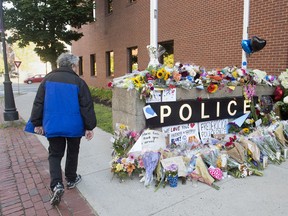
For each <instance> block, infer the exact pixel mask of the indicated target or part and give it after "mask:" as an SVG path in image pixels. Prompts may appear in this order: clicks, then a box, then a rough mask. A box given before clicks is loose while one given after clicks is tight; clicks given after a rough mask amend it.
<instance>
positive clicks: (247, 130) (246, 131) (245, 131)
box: [242, 127, 250, 134]
mask: <svg viewBox="0 0 288 216" xmlns="http://www.w3.org/2000/svg"><path fill="white" fill-rule="evenodd" d="M242 132H243V133H244V134H247V133H249V132H250V130H249V128H247V127H246V128H243V129H242Z"/></svg>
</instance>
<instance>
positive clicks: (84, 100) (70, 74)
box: [30, 67, 97, 138]
mask: <svg viewBox="0 0 288 216" xmlns="http://www.w3.org/2000/svg"><path fill="white" fill-rule="evenodd" d="M30 120H31V122H32V124H33V125H34V126H35V127H36V126H43V129H44V133H45V136H46V137H47V138H49V137H82V136H84V135H85V130H93V129H94V128H95V127H96V125H97V120H96V115H95V112H94V105H93V100H92V98H91V94H90V91H89V88H88V86H87V84H86V83H85V81H84V80H82V79H81V78H80V77H79V76H78V75H77V74H76V73H75V72H74V71H73V70H72V69H70V68H63V67H62V68H58V69H56V70H54V71H52V72H50V73H48V74H47V75H46V77H45V78H44V80H43V81H42V82H41V84H40V86H39V88H38V91H37V94H36V97H35V100H34V103H33V108H32V112H31V117H30Z"/></svg>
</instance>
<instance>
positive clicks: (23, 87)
mask: <svg viewBox="0 0 288 216" xmlns="http://www.w3.org/2000/svg"><path fill="white" fill-rule="evenodd" d="M10 81H11V82H12V90H13V93H14V95H15V94H26V93H29V92H36V91H37V89H38V87H39V84H40V83H32V84H26V83H23V81H22V82H21V80H19V82H18V79H17V78H11V79H10ZM3 82H4V78H3V77H0V97H2V96H4V84H3Z"/></svg>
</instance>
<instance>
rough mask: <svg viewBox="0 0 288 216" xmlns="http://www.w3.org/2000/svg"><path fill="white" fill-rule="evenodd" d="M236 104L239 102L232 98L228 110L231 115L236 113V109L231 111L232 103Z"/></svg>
mask: <svg viewBox="0 0 288 216" xmlns="http://www.w3.org/2000/svg"><path fill="white" fill-rule="evenodd" d="M232 104H234V105H235V106H236V105H237V102H236V101H234V100H232V101H230V102H229V103H228V106H227V111H228V113H229V115H230V116H234V115H235V114H236V110H234V112H231V105H232Z"/></svg>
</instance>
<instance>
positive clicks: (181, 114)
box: [179, 104, 192, 121]
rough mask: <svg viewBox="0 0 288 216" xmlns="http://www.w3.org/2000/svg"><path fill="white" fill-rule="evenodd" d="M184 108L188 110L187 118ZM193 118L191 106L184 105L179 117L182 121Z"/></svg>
mask: <svg viewBox="0 0 288 216" xmlns="http://www.w3.org/2000/svg"><path fill="white" fill-rule="evenodd" d="M184 108H187V109H188V115H187V117H186V118H185V117H184V116H183V109H184ZM191 116H192V109H191V106H189V104H183V105H182V106H181V107H180V110H179V117H180V118H181V120H182V121H188V120H189V119H190V118H191Z"/></svg>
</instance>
